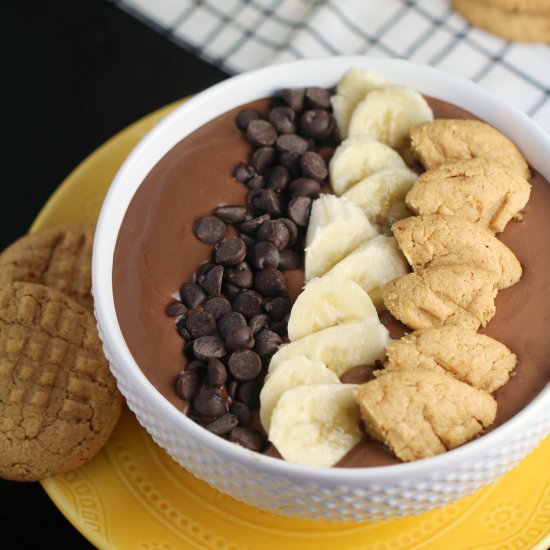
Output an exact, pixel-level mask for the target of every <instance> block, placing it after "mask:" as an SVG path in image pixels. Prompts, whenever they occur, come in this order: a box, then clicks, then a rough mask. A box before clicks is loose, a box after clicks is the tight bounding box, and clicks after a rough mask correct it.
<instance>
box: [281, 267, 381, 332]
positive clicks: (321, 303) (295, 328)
mask: <svg viewBox="0 0 550 550" xmlns="http://www.w3.org/2000/svg"><path fill="white" fill-rule="evenodd" d="M369 319H372V320H374V322H378V314H377V312H376V308H375V307H374V305H373V303H372V300H371V299H370V297H369V295H368V294H367V293H366V292H365V291H364V290H363V289H362V288H361V287H360V286H359V285H358V284H357V283H355V282H353V281H351V280H349V279H339V278H334V277H321V278H315V279H311V281H309V283H307V285H306V286H305V287H304V290H303V292H302V293H301V294H300V295H299V296H298V298H297V299H296V302H294V305H293V306H292V311H291V312H290V319H289V320H288V338H289V340H290V341H291V342H294V340H298V339H299V338H302V337H304V336H307V335H308V334H312V333H314V332H318V331H319V330H323V329H325V328H328V327H332V326H335V325H343V324H345V323H353V322H355V321H368V320H369Z"/></svg>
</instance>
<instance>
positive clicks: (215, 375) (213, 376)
mask: <svg viewBox="0 0 550 550" xmlns="http://www.w3.org/2000/svg"><path fill="white" fill-rule="evenodd" d="M206 374H207V377H208V382H210V385H211V386H212V387H214V388H221V387H222V386H223V385H224V384H225V381H226V380H227V371H226V370H225V366H224V364H223V363H222V362H221V361H219V360H218V359H214V358H212V359H209V360H208V364H207V365H206Z"/></svg>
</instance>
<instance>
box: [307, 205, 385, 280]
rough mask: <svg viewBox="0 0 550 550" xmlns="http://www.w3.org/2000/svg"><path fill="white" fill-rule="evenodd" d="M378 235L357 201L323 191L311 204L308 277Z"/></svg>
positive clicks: (327, 268) (310, 277) (308, 230)
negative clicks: (354, 202)
mask: <svg viewBox="0 0 550 550" xmlns="http://www.w3.org/2000/svg"><path fill="white" fill-rule="evenodd" d="M375 235H378V231H376V229H375V228H374V226H373V225H372V224H371V223H370V222H369V219H368V218H367V216H366V215H365V213H364V212H363V211H362V210H361V209H360V208H359V207H357V206H355V204H353V203H351V202H349V201H347V200H345V199H340V198H338V197H335V196H334V195H321V196H320V197H319V198H318V199H317V200H316V201H315V202H314V203H313V206H312V208H311V215H310V218H309V225H308V229H307V234H306V251H305V280H306V281H309V280H310V279H313V278H314V277H319V276H321V275H323V274H324V273H326V272H327V271H328V270H329V269H330V268H331V267H332V266H333V265H334V264H336V263H337V262H339V261H340V260H341V259H342V258H343V257H344V256H346V254H348V253H349V252H351V251H352V250H354V249H355V248H357V247H358V246H359V245H360V244H361V243H363V242H365V241H366V240H368V239H372V238H373V237H374V236H375Z"/></svg>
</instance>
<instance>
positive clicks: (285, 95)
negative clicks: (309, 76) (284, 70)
mask: <svg viewBox="0 0 550 550" xmlns="http://www.w3.org/2000/svg"><path fill="white" fill-rule="evenodd" d="M277 95H278V96H279V97H280V98H281V99H282V100H283V101H285V102H286V104H287V105H288V106H289V107H290V108H291V109H293V110H294V111H301V110H302V109H303V108H304V90H302V89H298V88H284V89H282V90H281V91H280V92H279V93H278V94H277Z"/></svg>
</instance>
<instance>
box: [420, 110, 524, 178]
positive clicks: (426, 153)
mask: <svg viewBox="0 0 550 550" xmlns="http://www.w3.org/2000/svg"><path fill="white" fill-rule="evenodd" d="M411 146H412V149H413V152H414V154H415V156H416V157H417V158H418V160H420V162H421V163H422V164H423V165H424V167H425V168H427V169H429V168H434V167H435V166H438V165H440V164H441V163H443V162H445V161H448V160H463V159H469V158H485V159H489V160H494V161H496V162H497V163H498V164H501V165H503V166H506V167H508V168H510V169H511V170H513V171H514V172H517V173H518V174H520V175H521V176H522V177H524V178H526V179H528V178H529V175H530V174H529V167H528V166H527V162H526V161H525V159H524V158H523V155H522V154H521V153H520V152H519V150H518V149H517V147H516V146H515V145H514V144H513V143H512V142H511V141H510V140H509V139H508V138H507V137H506V136H504V135H503V134H501V133H500V132H499V131H498V130H496V129H495V128H493V127H492V126H489V124H485V123H484V122H481V121H479V120H464V119H436V120H434V121H432V122H427V123H425V124H421V125H419V126H416V127H414V128H412V129H411Z"/></svg>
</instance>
